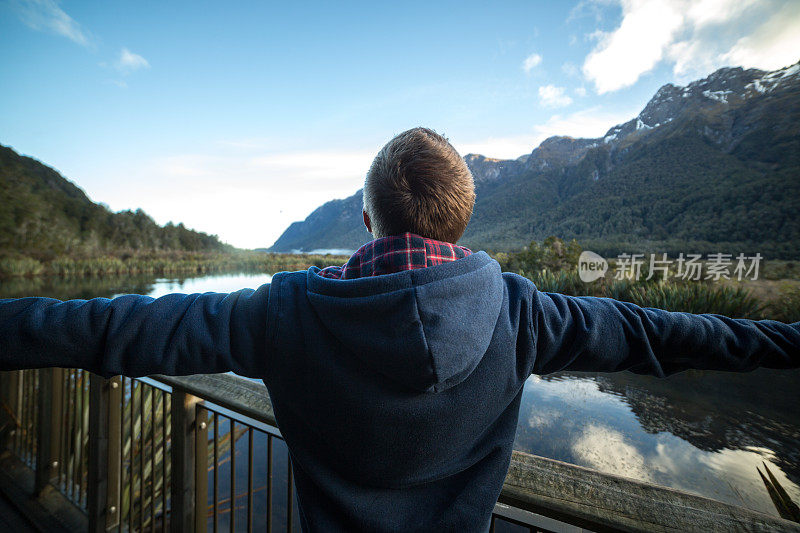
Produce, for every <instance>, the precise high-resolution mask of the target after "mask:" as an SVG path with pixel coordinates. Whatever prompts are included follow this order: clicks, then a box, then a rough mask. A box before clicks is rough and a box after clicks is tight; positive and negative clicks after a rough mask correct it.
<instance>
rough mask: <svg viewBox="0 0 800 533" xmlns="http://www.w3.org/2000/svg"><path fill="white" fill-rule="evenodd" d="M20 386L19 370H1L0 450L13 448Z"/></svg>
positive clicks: (17, 418) (17, 419)
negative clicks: (1, 423) (0, 424)
mask: <svg viewBox="0 0 800 533" xmlns="http://www.w3.org/2000/svg"><path fill="white" fill-rule="evenodd" d="M18 388H19V371H18V370H7V371H3V372H0V409H2V411H3V412H2V413H0V420H2V421H3V426H2V427H1V428H0V430H1V431H0V450H6V449H11V447H12V443H13V438H14V432H15V431H16V430H17V429H18V427H17V426H18V421H19V417H18V414H17V389H18Z"/></svg>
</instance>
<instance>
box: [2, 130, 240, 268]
mask: <svg viewBox="0 0 800 533" xmlns="http://www.w3.org/2000/svg"><path fill="white" fill-rule="evenodd" d="M232 249H233V247H231V246H229V245H226V244H223V243H221V242H220V241H219V239H218V238H217V237H216V235H207V234H205V233H201V232H197V231H192V230H190V229H187V228H185V227H184V226H183V224H178V225H173V224H167V225H165V226H163V227H162V226H159V225H158V224H156V223H155V221H154V220H153V219H152V218H150V216H148V215H147V213H145V212H144V211H142V210H141V209H138V210H136V211H122V212H119V213H114V212H112V211H111V210H109V209H108V207H106V206H103V205H100V204H96V203H94V202H92V201H91V200H90V199H89V198H88V197H87V196H86V194H85V193H84V192H83V191H82V190H81V189H80V188H78V187H77V186H76V185H75V184H74V183H72V182H71V181H69V180H67V179H65V178H64V177H63V176H61V174H59V173H58V172H56V171H55V170H54V169H52V168H50V167H48V166H46V165H44V164H42V163H40V162H39V161H37V160H35V159H32V158H30V157H26V156H22V155H19V154H18V153H16V152H15V151H14V150H12V149H11V148H9V147H7V146H2V145H0V256H3V255H7V254H12V255H13V254H22V255H33V256H37V257H40V258H52V257H55V256H59V255H64V254H72V255H75V254H78V255H86V254H89V255H91V254H103V253H112V252H120V251H127V250H190V251H223V250H232Z"/></svg>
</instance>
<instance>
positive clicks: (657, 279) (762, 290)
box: [493, 237, 800, 323]
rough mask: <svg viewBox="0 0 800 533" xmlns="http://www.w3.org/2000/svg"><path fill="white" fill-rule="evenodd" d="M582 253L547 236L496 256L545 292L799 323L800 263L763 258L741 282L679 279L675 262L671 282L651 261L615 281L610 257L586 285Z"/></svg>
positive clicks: (571, 244) (504, 266)
mask: <svg viewBox="0 0 800 533" xmlns="http://www.w3.org/2000/svg"><path fill="white" fill-rule="evenodd" d="M582 251H583V249H582V248H581V246H580V245H579V244H578V242H577V241H575V240H572V241H569V242H564V241H562V240H561V239H559V238H557V237H548V238H547V239H545V240H544V241H543V242H542V243H537V242H535V241H534V242H531V243H530V244H529V245H528V246H526V247H525V249H523V250H522V251H519V252H516V253H510V254H509V253H502V252H501V253H497V254H493V257H494V258H495V259H496V260H497V261H498V263H500V266H501V267H502V269H503V270H504V271H510V272H516V273H518V274H520V275H522V276H525V277H527V278H528V279H530V280H531V281H533V282H534V284H535V285H536V287H537V288H538V289H539V290H540V291H543V292H558V293H561V294H567V295H570V296H600V297H606V298H614V299H615V300H620V301H623V302H631V303H634V304H636V305H638V306H640V307H657V308H659V309H666V310H668V311H680V312H686V313H713V314H719V315H725V316H728V317H732V318H749V319H753V320H764V319H770V320H778V321H781V322H789V323H791V322H797V321H800V276H798V274H799V273H800V265H798V263H797V262H795V261H783V260H762V261H761V264H760V268H759V275H758V278H757V279H755V280H752V279H743V280H741V281H738V280H736V278H735V277H734V276H733V275H732V272H731V279H720V280H718V281H711V280H698V281H695V280H682V279H680V278H676V277H675V275H676V274H677V271H676V265H675V264H672V265H670V267H669V272H668V276H667V279H666V280H664V279H663V276H662V275H661V274H660V273H659V274H657V275H655V276H653V279H651V280H647V279H646V278H647V277H648V264H647V261H645V263H644V264H643V265H642V270H641V275H640V276H639V277H638V278H636V279H615V275H614V274H615V272H616V266H617V265H616V262H615V260H614V259H613V258H609V261H608V262H609V267H608V271H607V272H606V274H605V277H602V278H600V279H599V280H597V281H594V282H591V283H586V282H584V281H582V280H581V279H580V276H579V274H578V268H577V265H578V257H579V256H580V254H581V252H582ZM703 272H705V269H704V270H703Z"/></svg>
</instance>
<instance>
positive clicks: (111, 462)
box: [106, 376, 123, 531]
mask: <svg viewBox="0 0 800 533" xmlns="http://www.w3.org/2000/svg"><path fill="white" fill-rule="evenodd" d="M108 386H109V389H108V461H107V466H106V472H108V487H107V492H106V506H107V513H106V530H107V531H108V530H110V529H111V528H113V527H116V526H117V525H119V522H120V520H121V516H122V500H121V498H120V495H121V493H122V485H121V482H122V472H121V471H120V457H121V456H122V412H121V411H120V406H121V405H122V394H123V391H122V379H121V377H120V376H114V377H113V378H111V379H110V380H109V381H108Z"/></svg>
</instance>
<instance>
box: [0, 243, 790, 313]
mask: <svg viewBox="0 0 800 533" xmlns="http://www.w3.org/2000/svg"><path fill="white" fill-rule="evenodd" d="M581 251H582V248H581V246H580V245H579V244H578V243H577V242H576V241H575V240H572V241H569V242H565V241H562V240H561V239H559V238H557V237H549V238H547V239H545V240H544V241H543V242H542V243H537V242H535V241H534V242H531V243H530V244H529V245H528V246H526V247H525V248H524V249H523V250H520V251H518V252H512V253H506V252H498V253H491V255H492V256H493V257H494V258H495V259H496V260H497V261H498V262H499V263H500V266H501V267H502V269H503V270H504V271H507V272H515V273H517V274H520V275H522V276H525V277H527V278H528V279H530V280H531V281H533V282H534V284H535V285H536V287H537V288H538V289H539V290H540V291H543V292H558V293H562V294H567V295H571V296H601V297H608V298H614V299H616V300H620V301H625V302H631V303H634V304H636V305H639V306H641V307H658V308H661V309H666V310H669V311H683V312H689V313H715V314H720V315H725V316H729V317H734V318H750V319H756V320H762V319H772V320H779V321H782V322H796V321H800V264H798V263H796V262H794V261H782V260H768V259H765V260H762V262H761V265H760V271H759V276H758V279H756V280H752V279H745V280H742V281H737V280H736V279H735V278H734V279H730V280H724V279H723V280H719V281H707V280H703V281H693V280H692V281H686V280H681V279H677V278H674V277H673V276H674V274H675V272H674V266H673V267H671V270H670V276H669V277H668V279H667V280H662V279H661V276H660V275H659V276H654V279H652V280H646V279H645V278H646V277H647V273H648V272H647V264H646V262H645V264H644V265H643V266H642V275H641V276H640V277H639V279H615V277H614V272H615V267H616V264H615V261H614V259H613V258H612V259H610V261H609V269H608V272H607V273H606V275H605V277H603V278H600V279H599V280H597V281H595V282H591V283H585V282H583V281H582V280H581V279H580V277H579V275H578V270H577V264H578V257H579V256H580V253H581ZM347 259H348V256H346V255H333V254H280V253H266V252H260V251H252V250H234V251H164V250H158V251H142V250H120V251H116V252H109V253H104V254H97V255H74V256H68V255H59V256H40V257H36V256H34V255H22V254H4V255H0V283H4V284H6V285H8V284H9V283H10V282H12V281H13V280H15V279H21V278H51V279H70V278H73V279H74V278H104V277H108V278H118V277H120V276H143V275H149V276H176V277H196V276H201V275H209V274H221V273H230V272H244V273H256V272H264V273H275V272H280V271H286V270H304V269H307V268H308V267H310V266H317V267H319V268H324V267H326V266H330V265H343V264H344V263H345V262H347Z"/></svg>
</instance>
